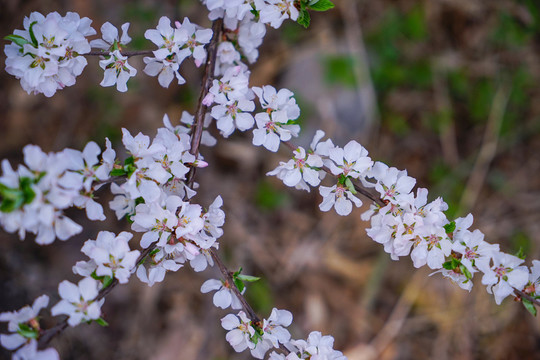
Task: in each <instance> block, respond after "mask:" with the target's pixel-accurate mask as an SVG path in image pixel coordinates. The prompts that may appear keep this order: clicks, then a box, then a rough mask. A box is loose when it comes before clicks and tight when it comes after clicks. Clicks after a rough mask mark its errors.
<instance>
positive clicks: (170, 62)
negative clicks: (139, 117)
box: [144, 16, 212, 87]
mask: <svg viewBox="0 0 540 360" xmlns="http://www.w3.org/2000/svg"><path fill="white" fill-rule="evenodd" d="M144 37H145V38H147V39H148V40H150V41H152V42H153V43H154V44H155V45H157V46H158V50H155V51H154V52H153V54H154V57H145V58H144V63H145V64H146V67H145V68H144V72H145V73H146V74H147V75H150V76H157V77H158V81H159V84H160V85H161V86H163V87H169V84H170V83H171V81H172V80H173V79H174V77H175V76H176V79H177V80H178V84H184V83H185V82H186V81H185V80H184V78H183V77H182V76H181V75H180V73H179V68H180V65H181V64H182V62H183V61H184V60H185V59H186V58H188V57H189V56H193V59H194V60H195V64H196V65H197V67H199V66H200V65H201V64H202V63H203V62H204V61H205V60H206V50H205V49H204V45H206V44H208V43H209V42H210V39H211V38H212V30H211V29H203V28H200V27H198V26H197V25H195V24H192V23H191V22H190V21H189V19H187V18H185V19H184V21H183V22H182V23H180V22H179V21H177V22H176V23H175V28H173V27H172V26H171V20H170V19H169V18H167V17H165V16H163V17H161V19H159V24H158V26H157V28H156V29H150V30H147V31H146V32H145V33H144Z"/></svg>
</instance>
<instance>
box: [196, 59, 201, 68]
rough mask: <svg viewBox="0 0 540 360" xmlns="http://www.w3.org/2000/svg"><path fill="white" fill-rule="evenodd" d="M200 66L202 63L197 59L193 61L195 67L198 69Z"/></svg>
mask: <svg viewBox="0 0 540 360" xmlns="http://www.w3.org/2000/svg"><path fill="white" fill-rule="evenodd" d="M201 65H202V61H201V60H199V59H195V66H196V67H200V66H201Z"/></svg>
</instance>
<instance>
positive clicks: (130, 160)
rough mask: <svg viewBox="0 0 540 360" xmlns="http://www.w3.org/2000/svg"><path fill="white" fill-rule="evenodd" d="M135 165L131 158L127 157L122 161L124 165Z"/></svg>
mask: <svg viewBox="0 0 540 360" xmlns="http://www.w3.org/2000/svg"><path fill="white" fill-rule="evenodd" d="M133 164H135V159H134V158H133V156H130V157H128V158H127V159H126V160H124V165H133Z"/></svg>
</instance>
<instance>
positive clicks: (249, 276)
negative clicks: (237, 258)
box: [236, 275, 261, 282]
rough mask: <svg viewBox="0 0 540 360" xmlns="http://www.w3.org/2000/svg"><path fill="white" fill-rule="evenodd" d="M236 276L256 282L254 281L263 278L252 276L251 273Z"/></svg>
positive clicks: (239, 278)
mask: <svg viewBox="0 0 540 360" xmlns="http://www.w3.org/2000/svg"><path fill="white" fill-rule="evenodd" d="M236 278H237V279H238V280H242V281H248V282H254V281H258V280H260V279H261V278H260V277H257V276H251V275H238V276H237V277H236Z"/></svg>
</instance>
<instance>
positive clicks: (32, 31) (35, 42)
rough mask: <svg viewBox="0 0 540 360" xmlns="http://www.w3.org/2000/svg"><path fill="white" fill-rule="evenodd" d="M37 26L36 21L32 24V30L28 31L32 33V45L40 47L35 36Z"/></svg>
mask: <svg viewBox="0 0 540 360" xmlns="http://www.w3.org/2000/svg"><path fill="white" fill-rule="evenodd" d="M36 24H37V21H34V22H33V23H31V24H30V28H29V29H28V32H29V33H30V39H31V40H32V44H34V46H35V47H38V41H37V39H36V35H35V34H34V25H36Z"/></svg>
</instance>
